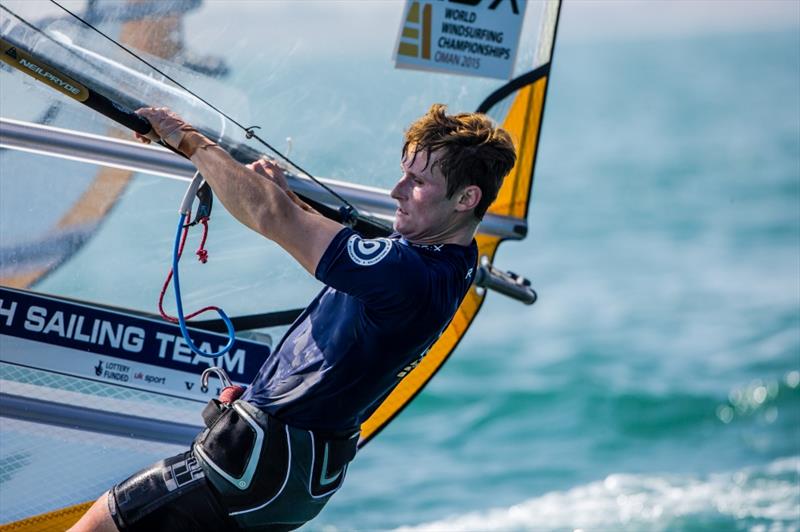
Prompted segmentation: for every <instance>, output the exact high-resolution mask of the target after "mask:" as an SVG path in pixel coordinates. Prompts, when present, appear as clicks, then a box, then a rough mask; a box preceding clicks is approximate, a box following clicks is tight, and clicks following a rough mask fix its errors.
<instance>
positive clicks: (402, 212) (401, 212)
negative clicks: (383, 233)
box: [396, 207, 408, 216]
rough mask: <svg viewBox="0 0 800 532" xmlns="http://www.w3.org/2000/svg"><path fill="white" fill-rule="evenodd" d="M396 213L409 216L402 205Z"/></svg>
mask: <svg viewBox="0 0 800 532" xmlns="http://www.w3.org/2000/svg"><path fill="white" fill-rule="evenodd" d="M396 213H397V214H398V215H402V216H408V213H407V212H406V211H404V210H403V209H401V208H400V207H398V208H397V211H396Z"/></svg>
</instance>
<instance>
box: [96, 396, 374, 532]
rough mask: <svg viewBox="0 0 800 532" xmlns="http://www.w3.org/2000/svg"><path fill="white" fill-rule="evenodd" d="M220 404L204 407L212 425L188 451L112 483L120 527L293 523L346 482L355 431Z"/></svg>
mask: <svg viewBox="0 0 800 532" xmlns="http://www.w3.org/2000/svg"><path fill="white" fill-rule="evenodd" d="M212 404H213V402H212V403H209V406H211V405H212ZM216 406H217V408H219V412H218V414H217V415H214V416H211V419H209V417H207V416H206V415H205V412H204V418H206V423H207V425H208V426H207V427H206V429H205V430H204V431H203V432H201V433H200V435H198V437H197V438H196V439H195V442H194V444H193V445H192V448H191V449H190V450H189V451H187V452H185V453H181V454H179V455H176V456H173V457H171V458H168V459H166V460H161V461H160V462H157V463H156V464H154V465H153V466H151V467H148V468H145V469H143V470H142V471H140V472H138V473H136V474H135V475H133V476H131V477H130V478H128V479H127V480H125V481H123V482H121V483H119V484H117V485H116V486H115V487H114V488H112V489H111V490H110V491H109V496H108V507H109V511H110V513H111V516H112V518H113V519H114V522H115V524H116V525H117V528H119V529H120V530H131V531H138V530H141V531H159V530H164V531H167V530H168V531H170V532H174V531H180V530H187V531H188V530H192V531H205V530H208V531H212V530H213V531H217V530H264V531H281V530H293V529H295V528H298V527H300V526H302V525H303V524H304V523H306V522H308V521H310V520H311V519H313V518H314V517H315V516H316V515H317V514H319V512H320V511H322V508H323V507H324V506H325V504H326V503H327V502H328V500H330V498H331V496H332V495H333V494H334V493H335V492H336V491H338V490H339V488H340V487H341V485H342V483H343V482H344V477H345V475H346V473H347V465H348V463H349V462H350V461H351V460H352V459H353V457H354V456H355V452H356V444H357V441H358V438H357V437H358V433H357V432H355V433H354V432H351V433H350V434H321V433H318V432H312V431H308V430H303V429H298V428H294V427H290V426H288V425H286V424H284V423H282V422H280V421H278V420H276V419H275V418H273V417H271V416H269V415H267V414H266V413H265V412H263V411H261V410H260V409H258V408H257V407H255V406H253V405H251V404H249V403H247V402H246V401H241V400H239V401H236V402H235V403H233V405H222V406H220V405H219V403H216ZM207 410H208V407H207Z"/></svg>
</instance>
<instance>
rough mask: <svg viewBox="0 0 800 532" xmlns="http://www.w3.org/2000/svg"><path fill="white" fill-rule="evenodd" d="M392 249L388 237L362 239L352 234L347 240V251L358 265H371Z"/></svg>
mask: <svg viewBox="0 0 800 532" xmlns="http://www.w3.org/2000/svg"><path fill="white" fill-rule="evenodd" d="M391 249H392V241H391V240H389V239H388V238H372V239H369V240H367V239H363V238H361V237H360V236H358V235H353V236H351V237H350V238H349V239H348V240H347V253H348V255H350V258H351V259H352V260H353V262H355V263H356V264H358V265H359V266H372V265H373V264H377V263H379V262H380V261H381V260H383V258H384V257H385V256H386V255H388V254H389V251H391Z"/></svg>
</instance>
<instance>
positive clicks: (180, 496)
mask: <svg viewBox="0 0 800 532" xmlns="http://www.w3.org/2000/svg"><path fill="white" fill-rule="evenodd" d="M108 508H109V511H110V513H111V516H112V518H113V519H114V523H115V524H116V525H117V528H119V529H120V530H130V531H137V530H142V531H159V530H165V531H166V530H169V531H170V532H176V531H180V530H186V531H204V530H235V529H237V526H236V524H235V523H234V522H233V521H232V520H231V519H230V518H229V517H228V515H227V512H225V510H224V509H223V508H222V506H221V505H220V503H219V500H218V496H217V494H216V493H215V492H214V489H213V488H212V487H211V485H210V484H209V482H208V480H207V478H206V476H205V473H204V472H203V469H202V468H201V467H200V465H199V464H198V463H197V460H196V459H195V457H194V455H193V454H192V452H191V451H188V452H185V453H182V454H179V455H176V456H173V457H171V458H167V459H166V460H161V461H160V462H157V463H155V464H153V465H152V466H150V467H148V468H145V469H143V470H141V471H139V472H138V473H136V474H135V475H133V476H131V477H130V478H128V479H127V480H125V481H123V482H121V483H119V484H117V485H116V486H114V488H113V489H111V490H110V491H109V496H108Z"/></svg>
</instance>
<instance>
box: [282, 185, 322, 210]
mask: <svg viewBox="0 0 800 532" xmlns="http://www.w3.org/2000/svg"><path fill="white" fill-rule="evenodd" d="M286 195H287V196H289V198H290V199H291V200H292V201H293V202H294V204H295V205H297V206H298V207H300V208H301V209H303V210H304V211H306V212H310V213H311V214H319V211H317V210H316V209H315V208H314V207H312V206H311V205H309V204H308V203H306V202H305V201H303V200H301V199H300V196H298V195H297V194H295V193H294V191H292V190H287V191H286Z"/></svg>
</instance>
